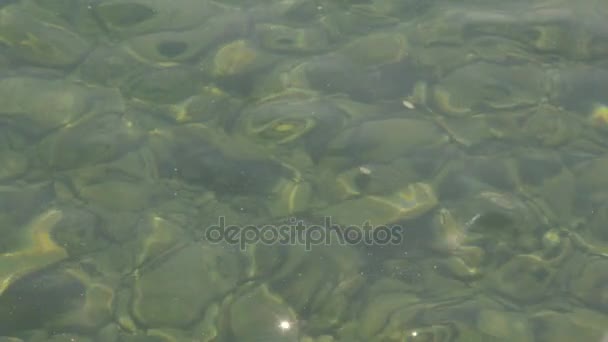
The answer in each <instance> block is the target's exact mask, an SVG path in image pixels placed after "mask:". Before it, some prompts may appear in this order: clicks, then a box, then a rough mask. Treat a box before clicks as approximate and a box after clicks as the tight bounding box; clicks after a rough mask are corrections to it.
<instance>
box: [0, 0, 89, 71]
mask: <svg viewBox="0 0 608 342" xmlns="http://www.w3.org/2000/svg"><path fill="white" fill-rule="evenodd" d="M41 19H42V20H41ZM0 32H1V33H0V41H2V42H3V43H4V44H6V45H8V46H9V47H10V48H9V50H8V51H9V53H10V54H11V55H13V56H14V57H15V58H18V59H20V60H23V61H26V62H28V63H32V64H36V65H41V66H46V67H66V66H70V65H73V64H76V63H77V62H79V61H80V59H81V58H83V57H84V55H85V54H86V53H87V52H88V51H89V50H90V49H91V45H90V43H89V42H87V41H86V40H85V39H84V38H82V37H81V36H80V35H79V34H78V33H76V32H74V31H72V30H71V29H70V28H68V27H64V26H61V25H60V23H54V22H47V21H44V18H36V17H35V16H34V15H32V13H31V11H27V10H26V9H25V8H24V6H19V5H11V6H7V7H4V8H2V9H1V10H0Z"/></svg>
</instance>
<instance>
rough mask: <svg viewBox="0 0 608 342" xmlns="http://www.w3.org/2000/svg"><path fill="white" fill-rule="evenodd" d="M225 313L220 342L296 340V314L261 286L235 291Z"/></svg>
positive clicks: (229, 299) (294, 341) (297, 330)
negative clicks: (231, 341) (230, 341)
mask: <svg viewBox="0 0 608 342" xmlns="http://www.w3.org/2000/svg"><path fill="white" fill-rule="evenodd" d="M224 310H226V312H225V313H224V316H225V317H226V318H225V321H223V322H222V326H223V327H224V328H223V329H222V330H221V333H220V334H221V335H220V336H219V339H218V340H220V341H229V340H235V341H252V342H253V341H259V340H266V341H293V342H296V341H299V339H298V336H299V327H298V317H297V316H296V313H295V312H294V311H293V309H292V308H290V307H289V305H288V304H287V303H285V302H284V301H283V300H282V299H281V298H280V297H278V296H276V295H275V294H273V293H271V292H270V291H269V289H268V287H266V286H264V285H262V286H259V287H256V288H253V289H250V290H248V291H243V292H237V293H236V294H235V297H234V298H228V303H226V304H225V307H224Z"/></svg>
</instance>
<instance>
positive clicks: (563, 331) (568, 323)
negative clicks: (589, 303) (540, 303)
mask: <svg viewBox="0 0 608 342" xmlns="http://www.w3.org/2000/svg"><path fill="white" fill-rule="evenodd" d="M529 322H530V325H531V326H533V327H534V330H535V334H534V335H535V336H534V337H535V339H534V340H535V341H539V342H550V341H556V342H562V341H563V342H567V341H573V340H581V341H585V340H588V341H601V340H602V339H605V338H606V329H605V327H606V324H608V320H607V319H606V315H604V314H601V313H598V312H596V311H591V310H586V309H569V310H567V311H557V310H555V311H554V310H540V311H539V312H536V313H534V314H533V315H531V316H530V318H529Z"/></svg>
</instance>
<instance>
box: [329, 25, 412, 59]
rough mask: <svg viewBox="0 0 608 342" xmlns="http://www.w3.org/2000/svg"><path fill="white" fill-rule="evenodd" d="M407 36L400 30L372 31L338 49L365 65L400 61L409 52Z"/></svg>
mask: <svg viewBox="0 0 608 342" xmlns="http://www.w3.org/2000/svg"><path fill="white" fill-rule="evenodd" d="M408 49H409V47H408V43H407V37H406V36H405V35H404V34H402V33H399V32H380V33H372V34H369V35H367V36H363V37H360V38H357V39H355V40H353V41H352V42H350V43H348V44H347V45H345V46H344V47H342V48H340V49H339V50H337V51H336V53H338V54H342V55H344V56H345V57H347V58H348V59H350V60H351V61H352V62H353V63H355V64H357V65H361V66H363V67H370V66H378V65H382V64H392V63H399V62H401V61H402V60H403V59H405V58H406V56H407V54H408Z"/></svg>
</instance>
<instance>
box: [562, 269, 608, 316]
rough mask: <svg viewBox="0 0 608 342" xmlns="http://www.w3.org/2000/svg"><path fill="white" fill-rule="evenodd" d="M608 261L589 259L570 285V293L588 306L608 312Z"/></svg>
mask: <svg viewBox="0 0 608 342" xmlns="http://www.w3.org/2000/svg"><path fill="white" fill-rule="evenodd" d="M607 282H608V260H606V259H605V258H592V259H589V260H588V261H587V262H586V263H585V265H583V266H582V269H581V270H580V272H579V273H578V274H577V275H575V276H574V278H573V279H572V280H571V283H570V291H571V292H572V293H573V294H574V295H575V296H576V297H578V298H580V299H581V300H583V301H584V302H585V303H586V304H587V305H589V306H591V307H593V308H596V309H598V310H600V311H602V312H608V287H607V286H606V284H607Z"/></svg>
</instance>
